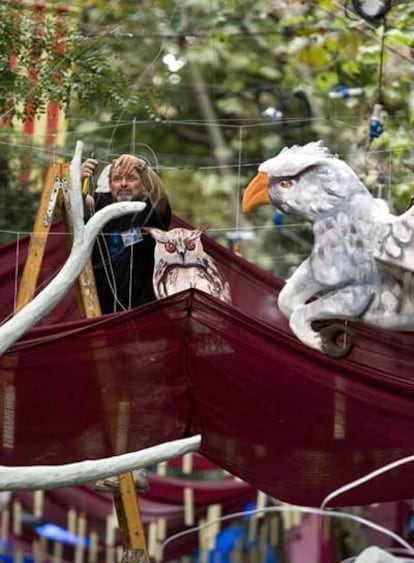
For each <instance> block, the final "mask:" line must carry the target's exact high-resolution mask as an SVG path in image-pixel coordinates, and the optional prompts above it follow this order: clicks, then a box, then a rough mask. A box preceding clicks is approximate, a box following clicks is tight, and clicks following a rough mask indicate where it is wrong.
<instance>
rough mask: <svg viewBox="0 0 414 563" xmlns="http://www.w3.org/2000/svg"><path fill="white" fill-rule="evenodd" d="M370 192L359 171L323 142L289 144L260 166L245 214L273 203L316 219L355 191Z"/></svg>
mask: <svg viewBox="0 0 414 563" xmlns="http://www.w3.org/2000/svg"><path fill="white" fill-rule="evenodd" d="M357 193H359V194H366V195H368V196H369V195H370V194H369V192H368V190H367V189H366V188H365V186H364V185H363V184H362V182H361V181H360V180H359V178H358V176H357V175H356V174H355V172H354V171H353V170H352V169H351V168H350V167H349V166H348V165H347V164H346V163H345V162H344V161H342V160H340V159H339V158H338V157H336V156H335V155H333V154H332V153H331V152H330V151H329V149H328V148H327V147H325V146H324V144H323V143H322V141H317V142H313V143H308V144H306V145H303V146H297V145H295V146H293V147H290V148H288V147H285V148H284V149H283V150H282V151H281V152H280V153H279V154H278V155H277V156H275V157H273V158H270V159H268V160H266V161H265V162H263V163H262V164H261V165H260V166H259V173H258V174H257V175H256V176H255V178H253V180H252V181H251V182H250V183H249V185H248V186H247V188H246V190H245V192H244V194H243V201H242V209H243V212H244V213H248V212H250V211H252V210H253V209H254V208H255V207H257V206H258V205H261V204H264V203H272V204H273V205H275V206H276V207H277V208H279V209H280V210H281V211H283V212H285V213H289V214H294V215H298V216H300V217H304V218H306V219H308V220H310V221H314V220H315V219H316V218H317V217H319V216H320V215H323V214H324V213H328V212H330V211H331V210H332V209H334V208H336V207H338V206H340V205H346V204H347V202H348V200H349V198H350V197H351V196H353V195H355V194H357Z"/></svg>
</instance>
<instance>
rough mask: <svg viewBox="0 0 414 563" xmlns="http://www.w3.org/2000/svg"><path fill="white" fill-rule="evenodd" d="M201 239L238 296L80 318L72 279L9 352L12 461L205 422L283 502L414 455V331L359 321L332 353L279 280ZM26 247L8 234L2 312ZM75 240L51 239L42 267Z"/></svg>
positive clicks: (187, 431) (71, 457) (182, 298)
mask: <svg viewBox="0 0 414 563" xmlns="http://www.w3.org/2000/svg"><path fill="white" fill-rule="evenodd" d="M176 222H178V220H176ZM55 232H56V231H55ZM203 242H204V247H205V249H206V251H207V252H208V253H209V254H210V255H212V256H213V257H214V258H215V259H216V261H217V262H218V263H219V266H220V268H221V269H222V270H223V272H224V273H225V275H226V276H227V277H228V279H229V282H230V285H231V290H232V296H233V304H232V305H231V306H230V305H227V304H224V303H222V302H221V301H220V302H219V301H217V300H215V299H214V298H213V297H211V296H209V295H206V294H204V293H201V292H198V291H195V290H189V291H186V292H183V293H181V294H178V295H175V296H172V297H169V298H167V299H165V300H161V301H158V302H154V303H151V304H148V305H145V306H142V307H140V308H138V309H135V310H133V311H128V312H125V313H117V314H114V315H106V316H103V317H100V318H98V319H92V320H84V319H83V320H82V319H79V316H78V313H77V310H76V302H75V299H74V294H73V293H71V295H69V296H68V297H67V298H66V299H65V300H64V302H63V303H62V304H61V305H59V306H58V307H56V309H55V310H54V311H53V312H52V313H51V314H50V315H49V317H48V318H47V319H45V320H44V321H43V323H42V326H40V327H38V328H35V329H33V330H32V331H30V333H29V334H27V335H26V336H25V337H24V338H22V339H21V340H20V341H19V342H18V343H16V344H15V345H14V346H13V347H12V348H11V349H10V350H9V351H8V352H7V353H6V354H5V355H4V356H3V357H2V358H1V359H0V362H1V363H0V366H1V367H0V369H1V373H2V385H3V386H4V387H7V389H8V391H9V392H8V396H9V397H10V392H11V391H12V392H13V393H12V394H13V400H12V401H10V402H9V404H6V403H5V401H4V400H3V404H2V409H3V414H2V417H1V420H2V424H3V429H2V433H3V439H2V447H1V457H0V463H1V464H3V465H17V464H19V465H29V464H56V463H67V462H72V461H76V460H82V459H86V458H90V459H95V458H99V457H105V456H110V455H114V454H115V453H120V447H121V450H122V451H132V450H138V449H141V448H144V447H147V446H151V445H154V444H157V443H160V442H164V441H167V440H172V439H176V438H181V437H183V436H187V435H192V434H197V433H201V435H202V446H201V450H200V453H201V454H202V455H203V456H205V457H206V458H207V459H208V460H210V461H211V462H213V463H215V464H217V465H218V466H220V467H222V468H224V469H227V470H228V471H229V472H231V473H232V474H234V475H237V476H239V477H240V478H242V479H243V480H245V481H247V482H248V483H250V484H251V485H253V486H254V487H255V488H257V489H260V490H262V491H264V492H267V493H269V494H270V495H272V496H274V497H276V498H279V499H281V500H283V501H287V502H292V503H299V504H309V505H319V504H320V503H321V501H322V500H323V499H324V498H325V497H326V495H328V494H329V493H331V492H332V491H333V490H334V489H336V488H337V487H340V486H342V485H344V484H346V483H347V482H349V481H350V480H353V479H356V478H358V477H361V476H362V475H364V474H365V473H367V472H369V471H372V470H374V469H376V468H378V467H380V466H382V465H383V464H387V463H389V462H391V461H393V460H396V459H399V458H401V457H404V456H408V455H411V454H413V453H414V447H413V445H414V438H413V436H414V397H413V391H414V369H413V367H412V362H413V359H414V352H413V344H414V335H411V334H408V333H390V332H385V331H373V330H370V329H368V328H366V327H362V326H357V327H356V334H357V336H356V344H355V347H354V348H353V350H352V352H351V354H350V355H349V356H348V357H347V358H346V359H343V360H336V359H332V358H330V357H327V356H325V355H322V354H320V353H318V352H316V351H313V350H311V349H309V348H307V347H305V346H304V345H302V344H301V343H300V342H299V341H298V340H297V339H296V338H295V337H294V336H293V335H292V334H291V332H290V330H289V328H288V325H287V322H286V320H285V319H284V318H283V317H282V316H281V314H280V312H279V311H278V308H277V292H278V290H279V289H280V287H281V286H282V282H281V281H280V280H279V279H277V278H275V277H274V276H272V275H270V274H268V273H266V272H263V271H262V270H260V269H258V268H256V267H255V266H253V265H252V264H249V263H248V262H247V261H245V260H244V259H242V258H239V257H237V256H235V255H234V254H232V253H231V252H230V251H228V250H227V249H225V248H223V247H222V246H220V245H218V244H216V243H215V242H214V241H212V240H211V239H209V238H208V237H204V239H203ZM26 247H27V240H26V239H25V240H21V241H20V243H19V245H17V244H12V245H7V246H4V247H2V248H0V288H1V303H0V318H5V317H6V316H7V315H9V314H10V313H11V312H12V310H13V296H14V288H15V287H16V284H17V282H16V271H17V264H19V269H20V270H21V267H22V264H23V263H24V259H25V252H26ZM65 248H66V244H65V243H63V242H62V238H61V237H60V236H54V237H51V239H50V243H49V245H48V250H47V256H46V262H45V269H44V273H43V279H47V278H49V277H50V276H51V275H53V273H54V272H56V271H57V269H58V268H59V267H60V266H61V264H62V262H63V260H64V255H65ZM17 250H18V252H17ZM118 421H122V424H121V423H118ZM10 428H13V432H11V431H10ZM6 438H7V439H6ZM120 444H122V446H120ZM413 478H414V468H413V467H412V465H410V464H408V465H405V466H403V467H400V468H399V469H395V470H393V471H392V472H391V473H387V474H386V475H384V476H381V477H380V478H377V479H375V480H373V481H370V482H369V483H367V484H365V485H363V486H360V487H358V488H357V489H354V490H353V491H352V492H350V493H346V494H344V495H342V496H340V497H338V498H337V499H336V502H335V504H337V505H342V506H345V505H350V504H356V505H362V504H366V503H370V502H381V501H387V500H397V499H402V498H410V497H412V482H413Z"/></svg>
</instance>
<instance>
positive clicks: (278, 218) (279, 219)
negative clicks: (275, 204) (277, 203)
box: [273, 211, 285, 227]
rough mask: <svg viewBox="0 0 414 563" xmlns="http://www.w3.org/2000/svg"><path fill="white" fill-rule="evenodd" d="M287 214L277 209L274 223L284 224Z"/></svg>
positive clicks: (276, 224) (277, 225) (278, 225)
mask: <svg viewBox="0 0 414 563" xmlns="http://www.w3.org/2000/svg"><path fill="white" fill-rule="evenodd" d="M284 219H285V215H284V214H283V213H282V212H281V211H275V212H274V214H273V225H275V226H276V227H280V226H282V225H283V221H284Z"/></svg>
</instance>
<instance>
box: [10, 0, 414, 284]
mask: <svg viewBox="0 0 414 563" xmlns="http://www.w3.org/2000/svg"><path fill="white" fill-rule="evenodd" d="M411 4H412V3H411V2H410V1H409V0H394V2H393V3H392V10H391V11H390V12H389V14H388V15H387V16H386V19H385V21H384V20H379V21H378V22H366V21H364V20H362V19H361V18H360V17H359V16H357V14H355V12H354V11H353V9H352V2H351V1H350V0H344V1H341V2H338V1H336V0H314V1H311V2H303V1H299V0H292V1H290V2H286V1H284V0H274V1H273V2H268V1H267V0H258V1H255V2H252V1H250V0H249V1H247V2H246V0H243V1H241V0H232V1H229V0H222V1H221V0H213V1H211V0H210V1H209V2H199V1H195V0H180V2H178V1H177V0H155V1H151V2H149V0H148V1H147V0H143V1H142V2H140V3H139V4H137V3H136V2H135V1H132V0H131V1H127V0H119V1H117V2H112V3H110V6H109V5H108V2H104V1H97V0H95V1H91V2H88V3H87V4H85V3H79V7H78V6H77V5H76V4H70V5H69V11H68V12H67V14H66V16H65V18H66V20H67V22H68V27H69V28H70V30H71V31H70V33H69V34H68V37H67V51H66V52H65V55H64V61H62V63H61V66H59V70H60V72H61V75H62V79H61V84H56V82H55V83H54V82H53V80H50V77H53V69H56V64H57V62H56V52H54V47H53V40H52V39H53V32H52V30H49V31H48V32H47V33H46V32H45V34H44V35H45V37H44V38H42V41H49V43H47V45H45V46H44V49H45V50H46V51H47V52H49V54H50V56H49V58H48V57H46V56H45V59H44V61H43V62H42V64H44V65H45V68H49V71H46V70H45V77H47V76H49V79H45V80H43V81H42V88H43V89H42V88H40V89H39V90H38V91H37V95H38V100H39V101H38V105H39V107H42V103H43V104H44V101H45V100H46V99H47V97H48V96H49V95H52V94H53V95H54V96H60V97H59V98H58V99H59V100H60V101H61V102H62V103H65V104H66V106H67V108H68V115H69V118H70V127H69V134H68V136H67V147H66V149H65V152H66V154H67V157H68V158H69V157H70V154H71V151H72V150H73V147H74V143H75V141H76V139H77V138H81V139H82V140H84V141H85V143H86V147H87V151H91V150H93V151H94V152H95V153H96V154H97V156H98V157H99V158H100V159H101V160H102V162H109V161H110V160H111V158H113V157H114V156H116V155H117V154H120V153H122V152H126V151H129V150H134V151H135V152H138V153H141V154H142V155H143V156H145V157H146V158H148V159H149V160H150V162H152V163H153V164H159V167H160V171H161V174H162V175H163V178H164V180H165V182H166V184H167V186H168V187H169V191H170V193H171V199H172V202H173V206H174V210H175V211H176V213H177V214H179V215H181V216H182V217H183V218H185V219H187V220H189V221H190V222H192V223H201V222H208V223H209V224H210V225H211V228H210V233H211V234H212V235H214V236H217V237H218V238H219V239H220V240H222V241H223V242H225V243H226V244H227V243H228V244H231V242H230V241H231V239H232V237H231V236H229V234H231V235H234V231H239V230H240V229H242V230H243V232H244V229H246V230H247V231H249V230H251V231H252V232H253V233H255V237H254V238H253V240H252V241H251V242H249V243H247V242H246V243H245V244H243V253H244V255H245V256H246V257H248V258H250V259H253V260H255V261H258V262H259V263H260V264H261V265H262V266H264V267H266V268H269V269H272V270H273V271H276V272H277V273H279V274H280V275H282V276H285V275H288V274H289V272H290V271H291V269H292V268H294V267H295V265H296V264H297V263H298V262H299V261H301V260H302V259H303V255H304V254H306V253H307V252H308V250H309V241H310V236H311V235H310V229H309V226H306V225H301V226H296V225H293V224H292V223H293V222H292V221H290V220H288V219H286V218H285V219H284V222H283V225H282V227H280V226H279V227H275V226H274V225H273V221H272V217H273V210H271V209H270V208H268V209H265V208H263V209H261V210H258V212H257V213H255V214H254V216H252V217H249V218H246V217H241V215H240V208H239V201H240V197H241V192H242V190H243V187H244V186H245V184H246V183H247V181H248V179H249V178H250V177H251V176H252V175H253V174H254V172H255V171H256V169H257V165H258V163H259V162H261V161H262V160H264V159H265V158H268V157H269V156H271V155H273V154H276V153H277V152H278V151H279V150H280V148H281V147H282V146H283V145H285V144H289V145H290V144H293V143H297V144H302V143H304V142H307V141H310V140H316V139H319V138H321V139H324V140H325V142H326V143H327V144H328V146H329V147H330V148H331V149H332V150H333V151H335V152H338V153H339V154H340V155H341V156H342V157H343V158H345V159H346V160H348V162H350V163H351V164H352V166H353V167H354V169H355V170H356V172H357V173H358V174H360V176H361V177H362V179H363V180H364V181H365V182H366V184H367V185H368V187H369V188H370V189H371V190H372V191H373V193H375V194H377V195H380V196H383V197H386V198H387V199H388V201H389V203H390V205H391V206H392V207H394V208H395V210H396V211H397V212H400V211H402V210H403V209H404V208H405V207H406V205H407V202H408V198H409V195H410V192H411V184H412V177H411V175H412V172H411V169H412V166H411V167H410V166H409V165H406V164H405V163H407V162H408V164H409V163H410V162H411V161H413V160H414V159H413V158H412V149H411V147H412V139H411V137H412V133H411V121H412V111H413V110H412V102H411V101H410V100H411V97H410V88H411V82H412V68H413V59H412V52H411V45H412V38H413V32H414V28H413V21H414V6H412V5H411ZM59 5H61V2H48V3H47V6H48V8H47V13H48V16H50V17H52V15H53V14H54V11H55V9H56V7H58V6H59ZM13 6H14V5H12V4H5V7H4V8H3V9H4V10H7V13H8V14H9V15H8V20H7V18H2V21H3V22H4V21H8V22H9V23H8V26H9V27H8V29H13V30H14V31H13V33H16V34H17V36H16V40H17V39H18V38H20V40H19V41H20V43H19V41H17V44H18V45H19V44H21V45H22V46H21V49H22V54H21V56H20V59H21V60H22V61H26V64H25V65H23V66H22V68H21V69H20V74H19V76H17V73H11V71H10V69H9V68H8V67H7V65H5V67H4V68H5V69H6V70H7V72H6V75H5V76H8V78H7V82H6V81H3V78H1V79H0V90H1V91H2V92H3V91H4V92H8V96H9V97H10V92H13V88H14V90H16V91H17V92H20V94H17V93H16V94H15V95H16V96H18V95H20V98H19V97H16V99H20V100H23V99H24V91H25V90H24V86H23V83H24V81H25V80H26V81H27V78H26V72H27V67H28V61H29V58H30V46H29V43H30V42H29V41H28V39H27V38H28V37H33V30H34V28H33V26H34V23H33V22H32V23H29V21H28V22H27V24H26V35H25V37H26V40H24V37H23V36H22V35H21V34H20V32H21V31H22V30H23V29H25V28H24V26H23V24H22V23H20V25H19V26H17V27H14V26H13V24H12V23H11V22H12V21H13V18H16V10H15V9H14V8H13ZM20 14H22V16H21V17H23V18H24V17H25V14H26V11H24V10H23V11H20V12H19V15H20ZM28 19H30V18H28ZM4 25H5V24H3V26H4ZM30 26H31V27H30ZM19 30H20V31H19ZM19 34H20V35H19ZM11 44H13V42H10V41H9V42H7V40H6V35H4V37H3V38H2V39H1V44H0V48H1V49H2V52H3V53H4V54H5V57H3V61H4V60H6V59H7V57H10V54H11V52H10V49H11V47H10V45H11ZM23 51H25V52H26V54H25V55H24V56H23ZM48 60H49V63H47V61H48ZM3 65H4V62H3ZM48 65H49V66H48ZM381 65H382V66H381ZM47 72H49V74H47ZM7 73H8V74H7ZM19 81H20V82H19ZM7 84H8V85H9V86H7ZM18 84H22V87H21V90H19V88H18V87H17V86H18ZM11 85H13V87H11ZM338 86H345V87H348V88H359V89H360V95H358V96H353V97H348V98H335V97H332V92H333V91H334V90H335V89H336V88H337V87H338ZM3 87H4V90H3V89H2V88H3ZM26 89H27V84H26ZM4 96H5V95H4ZM42 96H44V97H43V98H42ZM6 101H7V100H6ZM378 102H380V103H382V105H383V113H382V116H383V120H384V126H385V132H384V133H383V135H381V137H379V138H378V139H375V140H374V141H373V142H371V143H370V142H369V137H368V130H369V121H370V116H371V113H372V110H373V106H374V104H375V103H378ZM13 107H16V111H19V105H18V104H16V105H15V106H13ZM20 108H21V106H20ZM263 248H265V249H266V252H263Z"/></svg>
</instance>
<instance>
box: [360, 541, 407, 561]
mask: <svg viewBox="0 0 414 563" xmlns="http://www.w3.org/2000/svg"><path fill="white" fill-rule="evenodd" d="M398 561H401V563H402V560H400V559H399V558H398V559H396V558H395V557H394V556H393V555H392V554H391V553H387V552H386V551H384V550H383V549H380V548H379V547H376V546H375V545H373V546H371V547H367V548H366V549H364V551H363V552H362V553H361V554H360V555H359V556H358V557H357V558H356V559H355V563H397V562H398ZM404 561H407V562H408V559H404ZM410 561H411V558H410Z"/></svg>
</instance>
